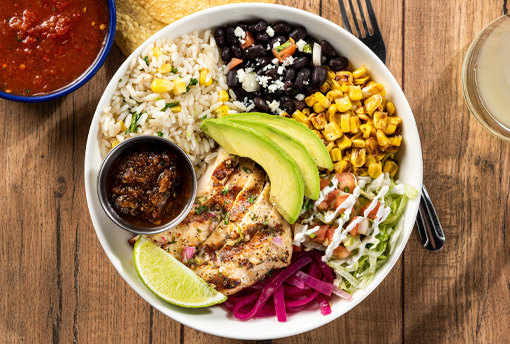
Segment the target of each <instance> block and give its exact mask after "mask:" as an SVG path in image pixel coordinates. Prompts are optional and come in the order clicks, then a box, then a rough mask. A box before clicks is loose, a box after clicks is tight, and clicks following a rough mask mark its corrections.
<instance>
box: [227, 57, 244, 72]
mask: <svg viewBox="0 0 510 344" xmlns="http://www.w3.org/2000/svg"><path fill="white" fill-rule="evenodd" d="M241 63H243V60H241V59H238V58H235V57H233V58H232V60H230V62H229V63H228V66H227V69H228V70H231V69H232V68H235V67H237V66H238V65H240V64H241Z"/></svg>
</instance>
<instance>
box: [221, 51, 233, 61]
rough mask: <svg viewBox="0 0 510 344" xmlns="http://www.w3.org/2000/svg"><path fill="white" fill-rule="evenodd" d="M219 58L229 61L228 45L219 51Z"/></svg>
mask: <svg viewBox="0 0 510 344" xmlns="http://www.w3.org/2000/svg"><path fill="white" fill-rule="evenodd" d="M221 59H222V60H223V62H230V59H231V54H230V47H224V48H223V50H222V51H221Z"/></svg>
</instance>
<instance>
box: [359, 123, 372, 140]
mask: <svg viewBox="0 0 510 344" xmlns="http://www.w3.org/2000/svg"><path fill="white" fill-rule="evenodd" d="M359 129H360V130H361V132H362V133H363V138H364V139H368V138H369V136H370V131H371V130H372V126H370V124H362V125H360V126H359Z"/></svg>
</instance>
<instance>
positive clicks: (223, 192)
mask: <svg viewBox="0 0 510 344" xmlns="http://www.w3.org/2000/svg"><path fill="white" fill-rule="evenodd" d="M227 193H228V186H225V188H224V189H223V191H222V192H221V194H222V195H223V196H225V195H226V194H227Z"/></svg>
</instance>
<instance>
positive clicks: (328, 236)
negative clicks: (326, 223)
mask: <svg viewBox="0 0 510 344" xmlns="http://www.w3.org/2000/svg"><path fill="white" fill-rule="evenodd" d="M336 230H337V229H336V228H329V229H328V232H327V233H326V239H328V245H329V244H330V243H331V241H333V235H335V232H336Z"/></svg>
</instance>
